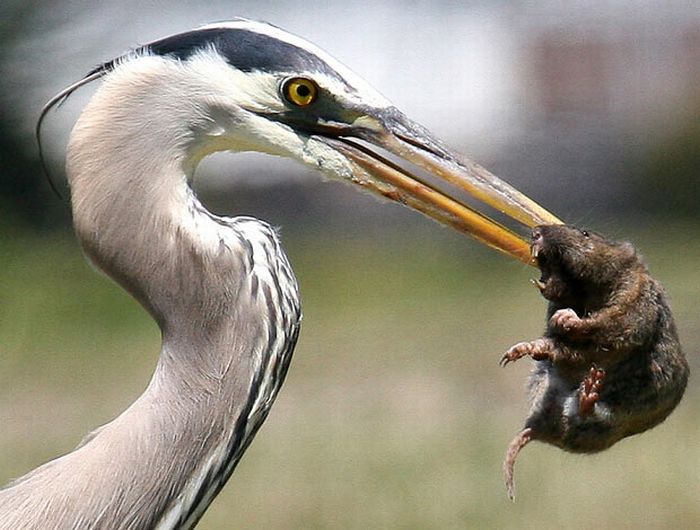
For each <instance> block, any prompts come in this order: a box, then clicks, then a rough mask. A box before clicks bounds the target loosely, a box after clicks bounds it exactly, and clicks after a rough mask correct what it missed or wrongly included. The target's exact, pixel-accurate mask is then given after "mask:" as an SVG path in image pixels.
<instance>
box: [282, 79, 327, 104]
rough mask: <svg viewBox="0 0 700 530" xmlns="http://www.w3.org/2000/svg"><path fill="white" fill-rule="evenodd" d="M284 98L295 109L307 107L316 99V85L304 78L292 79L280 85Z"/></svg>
mask: <svg viewBox="0 0 700 530" xmlns="http://www.w3.org/2000/svg"><path fill="white" fill-rule="evenodd" d="M282 94H283V95H284V98H285V99H286V100H287V101H289V102H290V103H291V104H292V105H296V106H297V107H308V106H309V105H311V104H312V103H313V102H314V101H316V98H317V97H318V85H317V84H316V83H315V82H314V81H312V80H311V79H306V78H305V77H292V78H291V79H287V80H286V81H285V82H284V84H283V85H282Z"/></svg>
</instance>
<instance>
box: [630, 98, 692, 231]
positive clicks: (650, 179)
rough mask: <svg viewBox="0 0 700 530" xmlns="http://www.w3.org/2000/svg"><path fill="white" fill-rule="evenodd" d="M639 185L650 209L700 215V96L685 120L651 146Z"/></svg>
mask: <svg viewBox="0 0 700 530" xmlns="http://www.w3.org/2000/svg"><path fill="white" fill-rule="evenodd" d="M638 189H639V191H640V195H641V197H640V202H641V203H642V204H643V205H644V209H645V211H646V212H648V213H653V214H660V215H664V216H674V217H686V218H688V217H692V218H697V217H700V100H698V102H697V104H696V105H695V108H694V110H692V111H689V112H688V116H687V118H686V120H685V122H684V124H682V125H680V127H679V128H678V129H674V130H673V132H672V134H671V135H669V136H668V137H667V138H666V139H665V140H662V141H661V142H659V143H658V144H656V145H655V146H653V147H652V148H651V149H650V150H649V153H648V156H647V157H646V160H645V163H644V164H643V169H642V172H641V174H640V176H639V186H638ZM669 210H672V211H669Z"/></svg>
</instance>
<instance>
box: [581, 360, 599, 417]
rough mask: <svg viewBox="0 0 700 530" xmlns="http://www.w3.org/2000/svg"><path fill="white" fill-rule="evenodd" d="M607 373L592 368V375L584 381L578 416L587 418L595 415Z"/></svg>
mask: <svg viewBox="0 0 700 530" xmlns="http://www.w3.org/2000/svg"><path fill="white" fill-rule="evenodd" d="M604 380H605V371H604V370H601V369H600V368H596V367H595V366H591V371H590V373H589V374H588V375H587V376H586V377H585V378H584V379H583V383H582V384H581V389H580V390H579V395H578V415H579V416H580V417H581V418H586V417H588V416H590V415H591V414H593V408H594V407H595V404H596V403H597V402H598V400H599V399H600V393H601V392H602V390H603V381H604Z"/></svg>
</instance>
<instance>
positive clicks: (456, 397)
mask: <svg viewBox="0 0 700 530" xmlns="http://www.w3.org/2000/svg"><path fill="white" fill-rule="evenodd" d="M436 231H437V230H436V229H435V228H434V227H429V228H428V229H426V231H425V233H421V234H418V235H417V236H414V237H409V236H407V235H398V234H393V235H382V236H380V237H379V239H375V240H373V242H370V243H368V242H366V241H364V240H361V239H358V238H357V237H346V238H344V239H343V240H342V241H341V242H340V243H331V242H330V240H326V239H324V238H320V239H312V238H311V237H304V236H299V235H297V236H294V235H291V236H290V237H289V238H288V240H287V248H288V249H289V252H290V255H291V258H292V261H293V264H294V266H295V269H296V271H297V274H298V276H299V280H300V283H301V288H302V295H303V298H304V314H305V320H304V325H303V330H302V335H301V338H300V341H299V345H298V347H297V350H296V353H295V358H294V361H293V363H292V367H291V370H290V373H289V376H288V379H287V382H286V384H285V386H284V388H283V390H282V392H281V394H280V397H279V399H278V401H277V403H276V404H275V407H273V410H272V412H271V414H270V416H269V418H268V420H267V423H266V424H265V426H264V427H263V428H262V429H261V431H260V433H259V434H258V436H257V438H256V440H255V442H254V443H253V444H252V446H251V448H250V450H249V452H248V454H246V456H245V457H244V459H243V461H242V462H241V464H240V466H239V468H238V470H237V471H236V473H235V474H234V476H233V477H232V479H231V481H230V482H229V484H228V485H227V487H226V488H225V489H224V491H223V493H222V494H221V495H220V496H219V497H218V499H217V500H216V501H215V503H214V504H213V506H212V508H211V509H210V511H209V512H208V513H207V515H206V516H205V518H204V519H203V521H202V523H201V528H204V529H225V528H236V529H257V528H266V529H300V528H304V529H316V528H319V529H321V528H324V529H325V528H333V529H366V528H372V529H375V528H380V529H381V528H387V529H432V528H434V529H451V528H455V529H457V528H581V529H583V528H588V527H591V526H595V527H596V528H697V527H700V502H699V499H700V443H699V442H698V440H700V422H698V420H697V418H698V417H700V395H699V393H698V389H697V387H696V385H695V378H693V379H691V383H690V386H689V389H688V392H687V394H686V397H685V399H684V401H683V403H682V404H681V406H680V407H679V409H678V410H677V411H676V412H675V413H674V414H673V415H672V416H671V418H670V419H669V420H668V421H667V422H666V423H664V424H663V425H662V426H660V427H658V428H656V429H654V430H652V431H650V432H648V433H644V434H643V435H641V436H638V437H634V438H631V439H627V440H624V441H622V442H620V443H619V444H618V445H617V446H615V447H613V448H612V449H610V450H609V451H607V452H604V453H602V454H599V455H595V456H586V457H582V456H576V455H570V454H566V453H563V452H561V451H559V450H557V449H555V448H552V447H549V446H545V445H542V444H533V445H532V446H530V447H528V448H527V449H526V450H525V451H524V452H523V454H522V455H521V458H520V460H519V463H518V469H517V473H516V474H517V483H518V499H517V502H516V503H515V504H513V503H511V502H509V501H508V500H507V498H506V495H505V489H504V486H503V481H502V477H501V462H502V457H503V452H504V450H505V447H506V444H507V443H508V441H509V440H510V438H511V437H512V436H513V435H514V434H515V432H516V431H517V430H518V429H519V428H520V427H521V425H522V422H523V420H524V418H525V414H526V406H527V405H526V402H525V399H524V384H525V379H526V376H527V372H528V364H527V362H522V363H518V364H516V365H513V366H509V367H508V368H507V369H505V370H503V369H501V368H499V367H498V364H497V361H498V359H499V357H500V354H501V353H502V352H503V351H504V350H505V349H506V348H507V347H508V346H510V345H511V344H512V343H514V342H517V341H520V340H524V339H528V338H534V337H536V336H537V335H538V334H539V333H540V332H541V329H542V327H543V315H544V308H545V304H544V302H543V301H542V300H541V299H540V298H539V296H538V295H537V293H536V291H535V290H534V289H533V288H532V287H531V286H530V285H529V282H528V279H529V277H530V276H532V275H534V274H535V273H534V271H531V270H529V269H527V268H526V267H524V266H522V265H519V264H516V263H512V262H510V261H509V260H506V259H504V258H502V257H500V256H498V255H496V254H493V253H491V252H489V251H485V252H482V251H476V250H475V245H474V244H472V243H471V242H464V243H461V242H460V244H459V245H456V244H455V240H454V239H450V237H451V236H446V235H445V234H444V232H440V231H438V233H437V235H435V232H436ZM625 234H626V236H628V237H630V238H632V239H633V240H634V241H635V242H636V243H637V245H638V246H639V248H641V249H642V251H643V253H644V254H645V256H646V257H647V261H648V262H649V264H650V266H651V268H652V271H653V272H654V274H655V275H656V276H657V277H658V278H659V279H660V280H661V281H662V282H663V283H664V285H665V286H666V288H667V290H668V291H669V293H670V295H671V298H672V302H673V306H674V309H675V314H676V319H677V323H678V325H679V328H680V332H681V336H682V340H683V342H684V345H685V349H686V352H687V354H688V356H689V358H690V360H691V366H692V369H693V370H694V372H697V371H698V361H697V355H696V352H697V344H698V343H700V317H699V316H698V307H700V281H699V280H700V274H699V271H698V266H697V263H698V261H699V260H700V243H698V241H697V240H696V239H693V238H696V237H697V228H696V227H693V226H688V227H683V226H679V227H673V229H668V230H666V232H664V233H660V232H659V231H652V230H649V231H647V232H644V231H641V230H637V231H627V232H625ZM688 241H690V244H689V243H688ZM0 271H1V272H0V425H1V426H2V427H1V428H0V455H2V457H0V482H6V481H7V480H9V479H10V478H11V477H14V476H17V475H20V474H22V473H24V472H26V471H27V470H28V469H30V468H32V467H34V466H36V465H38V464H40V463H42V462H44V461H46V460H48V459H50V458H52V457H54V456H56V455H58V454H59V453H61V452H65V451H69V450H70V449H71V448H72V447H73V446H75V444H76V443H77V442H78V441H79V440H80V438H81V437H82V435H83V434H85V433H86V432H87V431H89V430H91V429H92V428H94V427H95V426H97V425H99V424H102V423H104V422H106V421H109V420H110V419H111V418H112V417H114V416H115V415H116V414H118V413H119V412H120V411H121V410H122V409H123V408H124V407H126V405H127V404H128V403H129V402H130V401H132V400H133V399H134V398H135V397H136V396H137V395H138V394H139V392H140V391H141V390H142V389H143V387H144V386H145V385H146V383H147V382H148V379H149V377H150V373H151V370H152V369H153V366H154V364H155V360H156V356H157V352H158V349H159V333H158V330H157V328H156V326H155V325H154V324H153V323H152V322H151V321H150V320H149V318H148V317H147V315H146V314H145V312H144V311H143V310H142V309H140V307H138V306H137V304H136V303H134V302H133V301H132V300H131V299H130V298H129V297H128V296H127V295H126V294H124V293H123V292H122V291H121V290H119V289H118V288H117V287H115V286H114V285H113V284H112V283H111V282H110V281H109V280H107V279H106V278H104V277H103V276H101V275H99V274H97V273H95V272H94V271H92V270H91V269H90V267H89V265H87V264H86V263H85V262H84V260H83V258H82V255H81V253H80V250H79V249H78V247H77V245H76V244H75V243H74V242H73V240H72V239H71V238H70V237H64V238H61V237H58V238H48V237H43V238H42V237H38V236H27V235H24V234H15V236H14V237H12V238H5V237H4V236H3V239H0Z"/></svg>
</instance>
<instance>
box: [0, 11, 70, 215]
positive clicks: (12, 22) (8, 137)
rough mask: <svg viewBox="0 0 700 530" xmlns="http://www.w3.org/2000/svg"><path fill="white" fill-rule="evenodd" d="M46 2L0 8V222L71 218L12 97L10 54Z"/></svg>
mask: <svg viewBox="0 0 700 530" xmlns="http://www.w3.org/2000/svg"><path fill="white" fill-rule="evenodd" d="M43 4H44V2H41V1H34V2H32V1H29V2H7V3H4V4H3V6H2V9H1V10H0V95H1V97H0V116H2V120H0V222H2V224H3V225H5V226H7V227H16V226H24V227H30V228H35V229H45V228H49V227H65V226H67V224H68V220H69V217H68V209H67V208H66V207H65V206H64V205H63V204H61V203H62V202H65V201H60V200H59V199H58V198H56V200H53V201H52V200H50V199H49V193H48V185H47V181H46V175H45V174H44V171H43V169H42V167H41V163H40V162H39V159H38V152H37V148H36V144H35V142H33V141H32V140H31V139H30V138H27V137H26V134H23V133H22V132H21V127H20V126H19V124H20V122H21V120H22V116H21V115H19V113H18V112H17V110H16V106H15V105H14V104H13V101H12V97H13V96H16V94H17V93H18V92H19V93H21V87H17V83H16V81H15V79H16V76H15V73H14V72H13V69H12V68H11V67H10V64H9V61H8V57H9V56H10V52H11V50H13V49H14V47H15V46H17V45H19V43H20V42H21V41H23V40H24V39H26V37H27V34H29V33H31V32H35V31H36V30H37V29H36V28H35V27H32V25H31V20H30V17H31V14H32V13H33V12H34V11H35V10H37V9H41V7H42V5H43ZM46 4H47V5H48V3H46ZM47 203H49V204H50V206H48V205H47Z"/></svg>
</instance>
